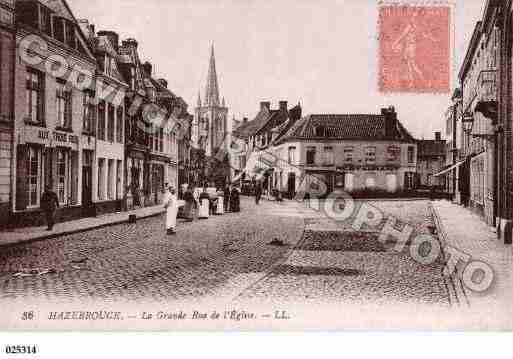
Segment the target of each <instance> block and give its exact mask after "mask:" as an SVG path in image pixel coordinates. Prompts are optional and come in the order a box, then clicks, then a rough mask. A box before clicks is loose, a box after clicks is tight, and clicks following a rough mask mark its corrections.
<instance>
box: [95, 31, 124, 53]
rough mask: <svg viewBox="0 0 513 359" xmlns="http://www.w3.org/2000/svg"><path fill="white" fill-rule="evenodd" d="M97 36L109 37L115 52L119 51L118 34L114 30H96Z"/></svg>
mask: <svg viewBox="0 0 513 359" xmlns="http://www.w3.org/2000/svg"><path fill="white" fill-rule="evenodd" d="M98 36H105V37H107V38H108V39H109V42H110V44H111V45H112V46H113V47H114V50H116V52H117V53H118V52H119V35H118V33H117V32H115V31H98Z"/></svg>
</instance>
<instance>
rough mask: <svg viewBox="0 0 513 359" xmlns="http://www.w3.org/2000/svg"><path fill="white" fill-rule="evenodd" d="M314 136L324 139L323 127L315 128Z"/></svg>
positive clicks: (324, 130) (324, 129)
mask: <svg viewBox="0 0 513 359" xmlns="http://www.w3.org/2000/svg"><path fill="white" fill-rule="evenodd" d="M315 136H316V137H325V136H326V128H325V127H324V126H323V125H317V126H315Z"/></svg>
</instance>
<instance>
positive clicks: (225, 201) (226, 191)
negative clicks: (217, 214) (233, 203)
mask: <svg viewBox="0 0 513 359" xmlns="http://www.w3.org/2000/svg"><path fill="white" fill-rule="evenodd" d="M230 192H231V188H230V185H229V184H227V185H226V186H225V187H224V197H223V204H224V211H225V212H230Z"/></svg>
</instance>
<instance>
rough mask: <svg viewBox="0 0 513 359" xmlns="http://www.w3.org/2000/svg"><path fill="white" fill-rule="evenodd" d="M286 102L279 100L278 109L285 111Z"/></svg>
mask: <svg viewBox="0 0 513 359" xmlns="http://www.w3.org/2000/svg"><path fill="white" fill-rule="evenodd" d="M287 107H288V102H287V101H280V110H282V111H287Z"/></svg>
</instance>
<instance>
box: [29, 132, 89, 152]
mask: <svg viewBox="0 0 513 359" xmlns="http://www.w3.org/2000/svg"><path fill="white" fill-rule="evenodd" d="M23 132H24V133H23V140H22V141H21V142H24V143H36V144H41V145H45V146H47V147H55V146H59V147H69V148H71V149H74V150H78V143H79V137H78V136H77V135H75V134H72V133H66V132H61V131H50V130H47V129H44V128H25V129H24V131H23Z"/></svg>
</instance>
